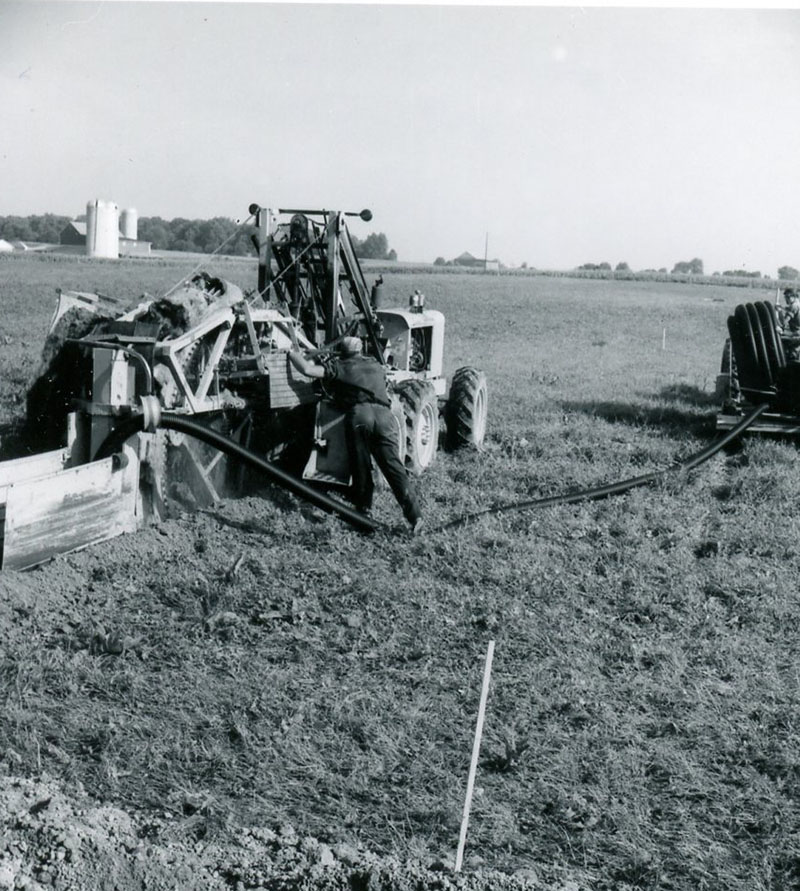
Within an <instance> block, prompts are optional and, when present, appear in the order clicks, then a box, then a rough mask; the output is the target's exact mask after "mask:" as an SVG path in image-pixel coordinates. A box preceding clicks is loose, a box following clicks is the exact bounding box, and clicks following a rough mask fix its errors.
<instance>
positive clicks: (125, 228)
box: [119, 207, 139, 241]
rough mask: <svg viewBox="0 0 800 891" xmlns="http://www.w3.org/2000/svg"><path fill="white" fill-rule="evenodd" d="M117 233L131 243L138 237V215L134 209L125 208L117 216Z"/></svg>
mask: <svg viewBox="0 0 800 891" xmlns="http://www.w3.org/2000/svg"><path fill="white" fill-rule="evenodd" d="M119 231H120V234H121V235H122V236H123V238H131V239H133V241H136V239H137V238H138V237H139V214H138V213H137V211H136V208H135V207H126V208H125V209H124V210H122V211H120V214H119Z"/></svg>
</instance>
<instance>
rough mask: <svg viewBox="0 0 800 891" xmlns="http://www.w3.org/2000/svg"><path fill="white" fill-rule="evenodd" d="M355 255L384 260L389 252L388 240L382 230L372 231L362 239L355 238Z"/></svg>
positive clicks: (362, 257) (364, 258) (366, 258)
mask: <svg viewBox="0 0 800 891" xmlns="http://www.w3.org/2000/svg"><path fill="white" fill-rule="evenodd" d="M354 247H355V252H356V256H357V257H359V258H360V259H363V260H386V259H388V257H387V255H388V253H389V240H388V239H387V238H386V236H385V235H384V234H383V232H379V233H375V232H372V233H371V234H370V235H368V236H367V237H366V238H365V239H364V240H363V241H359V240H358V239H355V241H354Z"/></svg>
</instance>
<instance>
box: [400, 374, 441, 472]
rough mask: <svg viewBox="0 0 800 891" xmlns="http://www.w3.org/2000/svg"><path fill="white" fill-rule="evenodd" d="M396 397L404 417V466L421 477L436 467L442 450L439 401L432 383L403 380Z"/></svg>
mask: <svg viewBox="0 0 800 891" xmlns="http://www.w3.org/2000/svg"><path fill="white" fill-rule="evenodd" d="M397 394H398V396H399V397H400V402H401V404H402V406H403V412H404V414H405V444H406V454H405V464H406V467H407V468H408V469H409V470H410V471H411V472H412V473H414V474H416V475H417V476H419V474H421V473H422V472H423V471H424V470H426V469H427V468H428V467H430V466H431V464H433V461H434V459H435V457H436V450H437V448H438V447H439V402H438V399H437V398H436V391H435V390H434V389H433V384H431V383H430V382H429V381H420V380H408V381H403V383H401V384H400V385H399V386H398V387H397Z"/></svg>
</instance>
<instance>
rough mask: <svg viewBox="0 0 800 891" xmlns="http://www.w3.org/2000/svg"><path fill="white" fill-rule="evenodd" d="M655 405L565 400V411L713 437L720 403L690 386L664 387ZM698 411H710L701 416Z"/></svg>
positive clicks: (674, 385) (614, 422) (671, 431)
mask: <svg viewBox="0 0 800 891" xmlns="http://www.w3.org/2000/svg"><path fill="white" fill-rule="evenodd" d="M653 398H654V402H653V403H650V404H648V403H634V402H607V401H606V402H582V401H564V402H562V403H561V407H562V408H563V409H564V411H572V412H581V413H583V414H587V415H592V416H594V417H599V418H603V419H604V420H606V421H609V422H610V423H612V424H628V425H630V426H633V427H659V428H662V429H664V430H666V431H668V432H669V433H691V434H692V435H693V436H697V437H700V438H713V436H714V433H715V415H716V411H715V408H716V406H717V401H716V398H715V396H714V394H713V393H711V394H709V393H706V392H705V391H703V390H700V389H698V388H697V387H690V386H688V385H687V384H673V385H671V386H669V387H664V388H663V389H662V390H661V391H660V392H659V393H658V394H657V395H656V396H655V397H653ZM698 409H706V410H707V411H705V412H703V413H700V412H698Z"/></svg>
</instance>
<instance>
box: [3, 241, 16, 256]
mask: <svg viewBox="0 0 800 891" xmlns="http://www.w3.org/2000/svg"><path fill="white" fill-rule="evenodd" d="M13 250H14V245H13V244H11V242H10V241H6V240H5V238H0V254H10V253H11V252H12V251H13Z"/></svg>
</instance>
